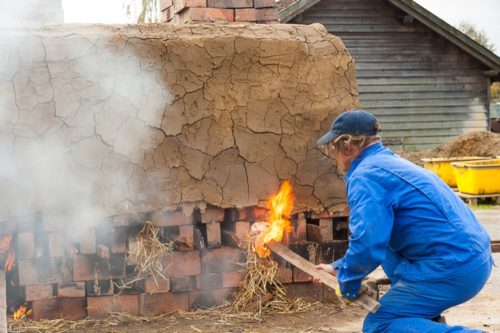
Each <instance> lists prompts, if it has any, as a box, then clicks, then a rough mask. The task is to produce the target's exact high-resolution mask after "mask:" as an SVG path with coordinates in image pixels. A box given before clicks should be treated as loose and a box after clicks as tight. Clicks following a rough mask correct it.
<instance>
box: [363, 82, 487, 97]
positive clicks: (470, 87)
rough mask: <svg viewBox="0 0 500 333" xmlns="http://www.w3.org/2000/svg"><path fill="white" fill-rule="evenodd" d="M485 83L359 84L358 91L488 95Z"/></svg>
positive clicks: (366, 92)
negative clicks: (472, 92) (473, 92)
mask: <svg viewBox="0 0 500 333" xmlns="http://www.w3.org/2000/svg"><path fill="white" fill-rule="evenodd" d="M484 87H485V85H484V84H483V83H475V84H474V83H472V84H467V83H443V84H440V83H436V84H398V85H361V84H358V90H359V93H360V94H361V95H366V94H369V93H384V92H391V93H394V92H428V91H432V92H458V91H476V92H481V93H484V94H485V93H486V91H485V89H484Z"/></svg>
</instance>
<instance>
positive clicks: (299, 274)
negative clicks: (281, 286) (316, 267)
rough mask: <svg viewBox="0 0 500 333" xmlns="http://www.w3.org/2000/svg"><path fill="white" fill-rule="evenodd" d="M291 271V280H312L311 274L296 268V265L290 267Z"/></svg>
mask: <svg viewBox="0 0 500 333" xmlns="http://www.w3.org/2000/svg"><path fill="white" fill-rule="evenodd" d="M292 271H293V282H309V281H312V276H311V275H309V274H307V273H304V271H302V270H300V269H298V268H297V267H293V268H292Z"/></svg>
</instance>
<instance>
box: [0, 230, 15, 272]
mask: <svg viewBox="0 0 500 333" xmlns="http://www.w3.org/2000/svg"><path fill="white" fill-rule="evenodd" d="M11 240H12V235H11V234H4V235H3V236H2V238H1V239H0V258H3V257H4V256H6V257H7V259H5V264H4V269H5V271H6V272H8V271H10V270H12V268H14V263H15V259H16V253H15V252H14V249H12V247H11V246H10V243H11ZM0 260H1V259H0Z"/></svg>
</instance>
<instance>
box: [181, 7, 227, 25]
mask: <svg viewBox="0 0 500 333" xmlns="http://www.w3.org/2000/svg"><path fill="white" fill-rule="evenodd" d="M184 21H185V22H214V21H225V22H233V21H234V9H221V8H189V9H187V10H186V19H185V20H184Z"/></svg>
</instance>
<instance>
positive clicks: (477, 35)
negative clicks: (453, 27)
mask: <svg viewBox="0 0 500 333" xmlns="http://www.w3.org/2000/svg"><path fill="white" fill-rule="evenodd" d="M458 29H459V30H460V31H462V32H463V33H464V34H466V35H467V36H469V37H470V38H472V39H473V40H475V41H476V42H478V43H479V44H481V45H482V46H484V47H486V48H487V49H489V50H490V51H491V52H494V51H495V45H494V44H493V43H491V42H490V40H489V38H488V36H486V33H485V32H484V30H479V29H477V28H476V27H475V26H474V25H473V24H471V23H468V22H460V24H459V25H458Z"/></svg>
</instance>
